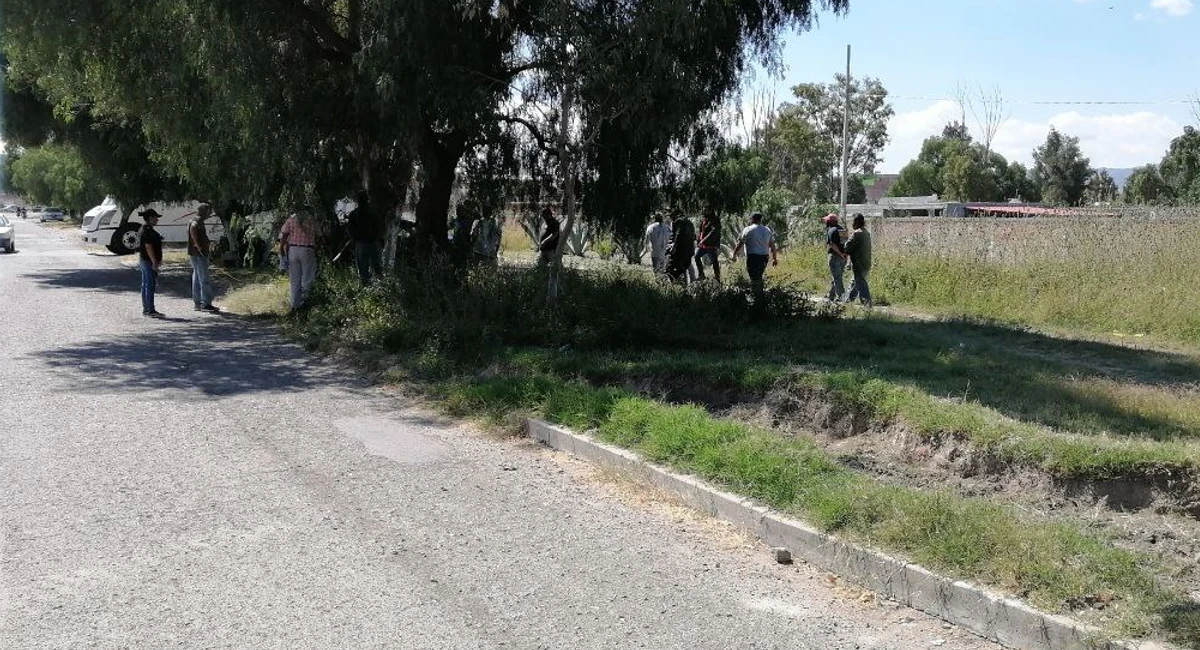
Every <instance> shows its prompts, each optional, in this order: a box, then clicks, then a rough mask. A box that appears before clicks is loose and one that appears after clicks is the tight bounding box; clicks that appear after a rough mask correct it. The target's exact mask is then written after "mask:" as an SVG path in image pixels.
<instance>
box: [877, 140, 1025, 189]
mask: <svg viewBox="0 0 1200 650" xmlns="http://www.w3.org/2000/svg"><path fill="white" fill-rule="evenodd" d="M1014 165H1015V166H1014ZM1031 185H1032V184H1031V182H1030V181H1029V180H1028V178H1027V173H1026V171H1025V168H1024V167H1023V166H1021V165H1019V164H1016V163H1013V164H1012V165H1010V164H1009V162H1008V161H1007V160H1005V159H1004V156H1001V155H1000V154H998V153H996V152H994V151H988V150H987V149H986V147H984V146H983V145H982V144H981V143H978V142H975V141H974V140H973V139H972V138H971V135H970V133H969V132H968V131H967V128H966V126H965V125H963V124H962V123H961V122H954V123H951V124H948V125H946V127H945V128H944V129H942V134H941V135H939V136H933V137H931V138H927V139H926V140H925V142H924V144H922V145H921V153H920V154H919V155H918V156H917V158H916V160H913V161H912V162H910V163H909V164H907V165H905V166H904V167H903V168H902V169H901V170H900V178H899V180H898V181H897V182H896V183H894V184H893V185H892V187H891V189H890V190H889V194H891V195H892V196H929V195H933V194H936V195H938V196H941V197H943V198H946V199H949V200H952V201H988V202H995V201H1004V200H1007V199H1009V198H1014V197H1023V198H1027V199H1028V198H1029V197H1031V196H1034V195H1036V194H1037V193H1036V192H1035V191H1033V190H1032V189H1031Z"/></svg>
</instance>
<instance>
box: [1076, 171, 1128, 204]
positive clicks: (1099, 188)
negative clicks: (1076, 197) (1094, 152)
mask: <svg viewBox="0 0 1200 650" xmlns="http://www.w3.org/2000/svg"><path fill="white" fill-rule="evenodd" d="M1120 194H1121V190H1120V188H1118V187H1117V182H1116V181H1114V180H1113V177H1112V176H1111V175H1110V174H1109V173H1108V171H1107V170H1104V169H1099V170H1095V171H1093V172H1092V175H1091V176H1089V177H1088V180H1087V188H1086V189H1085V190H1084V193H1083V195H1084V199H1085V201H1086V202H1088V203H1111V202H1113V201H1116V200H1117V197H1118V196H1120Z"/></svg>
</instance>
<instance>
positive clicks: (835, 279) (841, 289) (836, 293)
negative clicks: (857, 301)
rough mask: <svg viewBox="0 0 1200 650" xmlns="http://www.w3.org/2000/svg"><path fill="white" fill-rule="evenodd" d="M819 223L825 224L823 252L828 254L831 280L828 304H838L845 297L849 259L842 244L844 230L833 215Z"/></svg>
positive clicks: (826, 216) (827, 216)
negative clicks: (847, 262)
mask: <svg viewBox="0 0 1200 650" xmlns="http://www.w3.org/2000/svg"><path fill="white" fill-rule="evenodd" d="M821 221H822V222H824V223H825V250H826V252H827V253H829V275H830V276H831V278H832V282H831V283H830V285H829V296H828V298H829V302H840V301H841V300H842V298H843V297H845V295H846V286H845V278H846V261H847V260H849V259H850V256H849V255H847V254H846V246H845V244H843V243H842V233H844V232H845V231H846V229H845V228H843V227H842V226H841V224H839V223H838V216H837V215H836V214H833V213H830V214H827V215H825V217H824V218H823V219H821Z"/></svg>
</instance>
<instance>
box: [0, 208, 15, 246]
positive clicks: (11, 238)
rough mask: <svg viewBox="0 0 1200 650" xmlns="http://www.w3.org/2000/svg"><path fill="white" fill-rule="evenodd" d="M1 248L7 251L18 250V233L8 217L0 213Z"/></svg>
mask: <svg viewBox="0 0 1200 650" xmlns="http://www.w3.org/2000/svg"><path fill="white" fill-rule="evenodd" d="M0 248H2V249H4V251H5V252H6V253H15V252H17V234H16V232H14V228H13V225H12V223H11V222H10V221H9V220H8V217H6V216H4V215H3V214H0Z"/></svg>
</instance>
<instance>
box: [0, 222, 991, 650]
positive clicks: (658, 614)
mask: <svg viewBox="0 0 1200 650" xmlns="http://www.w3.org/2000/svg"><path fill="white" fill-rule="evenodd" d="M17 229H18V240H17V241H18V246H19V252H18V253H17V254H15V255H7V256H0V332H2V333H3V334H2V337H3V338H2V343H3V348H2V349H3V352H4V355H5V357H6V358H5V360H4V361H3V362H2V363H0V396H2V400H3V402H2V405H0V417H2V418H3V424H0V648H3V649H5V650H23V649H26V648H29V649H34V648H70V649H77V648H155V649H157V648H288V649H292V648H439V649H440V648H568V647H569V648H579V649H582V648H643V647H644V648H688V649H696V648H813V649H818V648H819V649H822V650H826V649H843V648H845V649H849V648H898V649H899V648H921V647H935V646H938V645H940V647H943V648H967V649H972V650H975V649H983V648H992V647H994V646H992V645H990V644H986V643H983V642H981V641H979V640H977V639H975V638H973V637H971V636H969V635H967V634H965V633H962V632H960V631H958V630H955V629H947V628H945V627H943V626H942V624H941V623H940V622H937V621H934V620H931V619H928V618H925V617H923V616H922V615H920V614H917V613H916V612H912V611H910V610H905V609H899V608H896V607H894V606H888V605H887V604H876V603H866V602H863V600H864V599H862V598H861V592H860V591H858V590H854V589H852V588H849V587H844V586H837V585H833V584H831V583H830V581H829V580H828V579H827V577H826V576H824V575H822V574H821V573H819V572H816V571H814V570H812V569H810V568H808V567H804V566H796V567H780V566H777V565H774V564H773V563H771V562H770V561H769V559H768V558H767V553H766V550H765V549H764V548H762V547H761V546H758V545H757V544H755V543H752V542H751V541H749V540H746V539H744V538H741V537H739V536H737V535H735V534H733V533H732V532H730V531H728V530H727V529H725V528H723V527H722V526H721V525H720V524H718V523H716V522H713V521H710V520H706V519H703V518H700V517H698V516H696V515H694V514H692V513H690V512H689V511H685V510H682V509H679V508H677V507H674V506H671V505H670V504H669V503H666V502H664V501H662V500H661V499H657V498H654V497H653V495H647V494H645V493H643V492H641V491H640V490H638V489H637V488H635V487H632V486H629V485H626V484H621V483H620V482H613V481H606V480H602V479H603V477H598V476H596V475H594V474H593V473H592V472H591V471H590V470H589V469H588V468H587V467H586V466H584V465H582V464H580V463H578V462H575V461H572V460H570V459H567V458H565V457H562V456H560V455H557V454H553V453H551V452H548V451H545V450H542V449H540V448H537V447H535V446H533V445H531V444H529V443H525V442H518V441H505V440H498V439H495V438H492V437H488V436H486V435H482V434H480V433H477V432H474V431H472V430H470V429H469V428H465V427H463V426H461V425H458V424H454V423H448V422H443V421H439V420H438V419H437V418H436V417H432V416H429V415H428V414H426V413H423V412H421V411H419V410H415V409H414V408H412V407H411V406H409V405H406V403H405V401H404V400H403V399H402V398H401V397H398V396H396V395H392V394H389V393H387V392H384V391H382V390H378V389H374V388H372V387H370V386H367V385H365V384H364V383H362V381H361V380H359V379H357V378H355V377H354V376H353V375H352V374H350V373H347V372H345V371H343V370H339V369H337V368H334V367H332V366H329V365H326V364H323V363H322V362H320V361H319V360H316V359H314V358H312V357H310V356H309V355H307V354H305V353H304V352H303V351H302V350H301V349H299V348H298V347H296V346H293V345H290V344H288V343H286V342H284V341H282V340H280V339H279V338H278V337H276V336H275V335H274V333H273V332H272V331H271V329H270V328H269V327H267V326H265V325H262V324H253V323H247V322H243V321H239V320H236V319H233V318H229V317H222V316H211V315H207V314H194V313H193V312H192V311H191V309H190V302H189V299H188V298H187V297H185V296H184V295H182V294H181V293H177V294H175V295H168V296H165V297H162V298H161V300H160V303H159V309H160V310H161V311H163V312H165V313H166V314H167V315H168V316H170V317H171V320H168V321H163V322H158V321H151V320H147V319H144V318H142V317H141V315H140V307H139V305H138V298H137V295H136V286H137V274H136V272H135V271H133V270H130V269H127V268H123V267H122V266H121V265H120V264H119V260H117V259H116V258H114V257H112V256H109V255H108V254H107V253H103V254H96V253H88V252H85V251H84V250H83V249H82V248H80V247H79V245H77V244H76V242H75V237H74V233H72V232H64V231H58V230H49V229H46V228H43V227H41V226H38V225H35V224H32V223H18V224H17ZM179 280H182V278H177V279H176V282H175V283H174V284H173V283H171V282H168V283H167V284H168V286H173V287H177V288H179V289H182V287H183V283H182V282H179ZM939 640H944V643H942V644H937V641H939Z"/></svg>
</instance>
